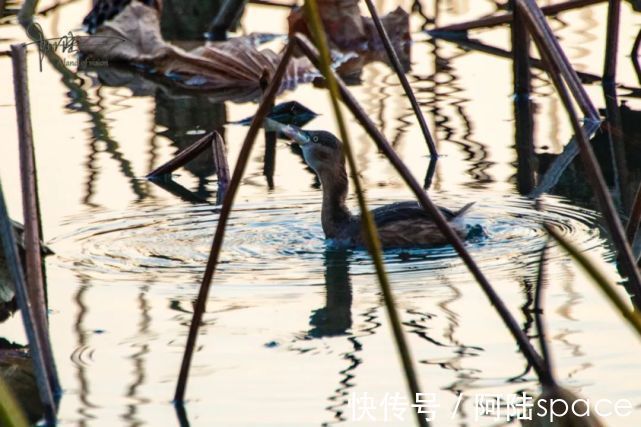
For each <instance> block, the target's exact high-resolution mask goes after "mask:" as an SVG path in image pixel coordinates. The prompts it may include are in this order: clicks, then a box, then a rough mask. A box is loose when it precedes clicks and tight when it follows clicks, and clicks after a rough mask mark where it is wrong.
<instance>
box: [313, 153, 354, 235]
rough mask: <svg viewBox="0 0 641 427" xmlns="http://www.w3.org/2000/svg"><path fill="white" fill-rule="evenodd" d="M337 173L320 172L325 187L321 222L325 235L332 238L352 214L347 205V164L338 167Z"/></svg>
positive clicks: (322, 184)
mask: <svg viewBox="0 0 641 427" xmlns="http://www.w3.org/2000/svg"><path fill="white" fill-rule="evenodd" d="M337 169H338V171H337V173H331V174H320V180H321V186H322V187H323V206H322V211H321V222H322V224H323V231H324V232H325V237H327V238H329V239H331V238H335V237H338V234H339V232H340V231H341V229H343V228H344V227H345V226H346V225H347V224H348V223H349V221H350V219H351V217H352V214H351V213H350V212H349V209H347V206H345V199H346V198H347V191H348V181H347V172H346V170H345V166H344V165H341V166H340V167H338V168H337Z"/></svg>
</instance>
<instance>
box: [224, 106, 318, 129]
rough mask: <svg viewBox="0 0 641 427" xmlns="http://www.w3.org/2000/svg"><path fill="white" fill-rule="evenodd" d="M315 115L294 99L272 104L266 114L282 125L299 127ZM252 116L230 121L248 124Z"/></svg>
mask: <svg viewBox="0 0 641 427" xmlns="http://www.w3.org/2000/svg"><path fill="white" fill-rule="evenodd" d="M317 116H318V114H316V113H315V112H313V111H312V110H310V109H309V108H307V107H305V106H304V105H303V104H301V103H299V102H296V101H288V102H282V103H280V104H278V105H276V106H274V108H272V111H271V113H269V114H268V115H267V118H268V119H271V120H274V121H277V122H278V123H282V124H284V125H294V126H296V127H299V128H300V127H303V126H305V125H306V124H307V123H309V122H310V121H312V120H313V119H314V118H316V117H317ZM253 118H254V116H251V117H246V118H244V119H242V120H238V121H236V122H231V124H235V125H243V126H249V125H250V124H251V122H252V119H253Z"/></svg>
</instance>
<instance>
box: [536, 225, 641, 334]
mask: <svg viewBox="0 0 641 427" xmlns="http://www.w3.org/2000/svg"><path fill="white" fill-rule="evenodd" d="M545 229H546V230H547V232H548V233H549V234H550V236H552V237H553V238H554V240H556V242H557V243H558V244H559V245H560V246H561V247H562V248H563V249H565V251H566V252H567V253H568V254H570V256H571V257H572V258H573V259H574V260H575V261H576V262H578V263H579V264H580V265H581V267H583V269H584V270H585V271H586V272H587V273H588V275H589V276H590V277H591V278H592V280H593V281H594V283H596V284H597V285H598V286H599V288H600V289H601V290H602V291H603V293H604V294H605V295H606V297H607V298H608V299H609V300H610V302H612V304H614V306H615V307H616V309H617V311H619V313H621V315H622V316H623V318H624V319H625V320H627V321H628V323H630V325H631V326H632V327H633V328H634V330H635V331H637V333H638V334H639V336H641V315H640V314H639V313H638V312H636V311H634V310H632V309H630V307H628V304H626V302H625V301H624V300H623V298H621V297H620V296H619V294H618V293H617V291H616V290H615V287H614V285H613V284H611V283H610V281H609V280H608V279H607V278H606V277H605V274H603V272H602V271H601V270H600V269H599V268H597V267H596V266H595V265H594V264H593V263H592V262H591V261H590V260H589V259H588V258H587V257H586V256H585V255H584V254H582V253H581V251H580V250H579V249H578V248H577V247H576V246H575V245H573V244H572V243H570V242H569V241H568V240H566V239H565V237H563V236H562V235H561V234H560V233H559V232H558V231H556V230H555V229H554V228H552V227H550V226H548V225H546V226H545Z"/></svg>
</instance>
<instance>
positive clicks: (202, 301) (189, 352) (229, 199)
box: [174, 43, 294, 404]
mask: <svg viewBox="0 0 641 427" xmlns="http://www.w3.org/2000/svg"><path fill="white" fill-rule="evenodd" d="M293 49H294V44H293V43H289V44H288V45H287V47H286V48H285V52H284V53H283V55H282V57H281V62H280V64H278V68H277V69H276V71H275V73H274V75H273V76H272V79H271V82H270V83H269V86H268V88H267V91H266V92H265V95H264V97H263V99H262V100H261V103H260V105H259V106H258V110H257V111H256V114H255V115H254V118H253V119H252V122H251V125H250V126H249V130H248V131H247V135H246V136H245V140H244V141H243V145H242V147H241V149H240V153H239V154H238V160H237V161H236V166H235V168H234V172H233V174H232V177H231V181H230V182H229V188H228V189H227V192H226V193H225V197H224V199H223V204H222V207H221V209H220V215H219V217H218V224H217V225H216V233H215V234H214V239H213V241H212V245H211V252H210V254H209V259H208V260H207V266H206V267H205V274H204V275H203V279H202V282H201V284H200V290H199V291H198V299H197V300H196V304H195V306H194V315H193V318H192V321H191V324H190V325H189V335H188V337H187V343H186V345H185V352H184V355H183V359H182V364H181V367H180V374H179V376H178V384H177V385H176V393H175V395H174V402H175V403H176V404H182V402H183V400H184V397H185V390H186V387H187V379H188V377H189V369H190V366H191V359H192V357H193V353H194V348H195V346H196V339H197V336H198V329H199V327H200V324H201V322H202V318H203V314H204V313H205V309H206V304H207V297H208V295H209V289H210V287H211V281H212V279H213V277H214V272H215V270H216V265H217V264H218V258H219V256H220V250H221V247H222V244H223V239H224V236H225V227H226V226H227V220H228V219H229V215H230V213H231V208H232V205H233V203H234V197H235V196H236V192H237V190H238V187H239V186H240V180H241V178H242V176H243V173H244V172H245V168H246V166H247V162H248V160H249V155H250V153H251V149H252V147H253V145H254V140H255V139H256V135H257V134H258V131H259V130H260V128H261V126H262V123H263V119H264V118H265V116H266V115H267V113H268V112H269V110H270V107H271V102H272V101H273V99H274V97H275V96H276V92H277V91H278V89H279V88H280V83H281V80H282V78H283V76H284V74H285V71H286V70H287V64H288V63H289V59H290V58H291V56H292V53H293Z"/></svg>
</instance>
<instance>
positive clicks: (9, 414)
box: [0, 376, 29, 427]
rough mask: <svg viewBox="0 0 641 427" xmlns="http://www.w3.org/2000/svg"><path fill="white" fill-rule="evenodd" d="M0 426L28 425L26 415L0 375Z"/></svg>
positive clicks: (17, 426) (15, 426) (23, 426)
mask: <svg viewBox="0 0 641 427" xmlns="http://www.w3.org/2000/svg"><path fill="white" fill-rule="evenodd" d="M0 426H6V427H28V426H29V422H28V421H27V417H26V416H25V415H24V412H23V411H22V408H21V407H20V405H19V404H18V401H17V400H16V398H15V397H14V396H13V393H11V390H10V389H9V387H8V386H7V383H6V382H5V381H4V379H2V376H0Z"/></svg>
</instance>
